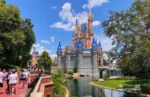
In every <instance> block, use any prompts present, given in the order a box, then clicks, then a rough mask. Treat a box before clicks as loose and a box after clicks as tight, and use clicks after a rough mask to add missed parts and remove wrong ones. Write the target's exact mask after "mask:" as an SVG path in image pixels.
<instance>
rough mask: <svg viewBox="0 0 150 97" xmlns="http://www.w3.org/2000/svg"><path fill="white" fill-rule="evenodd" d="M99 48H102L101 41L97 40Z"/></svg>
mask: <svg viewBox="0 0 150 97" xmlns="http://www.w3.org/2000/svg"><path fill="white" fill-rule="evenodd" d="M99 48H100V49H102V45H101V42H100V41H99Z"/></svg>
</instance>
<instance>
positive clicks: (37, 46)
mask: <svg viewBox="0 0 150 97" xmlns="http://www.w3.org/2000/svg"><path fill="white" fill-rule="evenodd" d="M34 47H35V49H36V51H38V52H39V54H40V55H41V53H42V52H43V51H47V52H48V53H49V54H50V53H51V51H50V50H48V49H46V48H44V46H41V45H40V44H39V43H37V44H33V46H32V49H31V52H30V54H32V53H33V49H34Z"/></svg>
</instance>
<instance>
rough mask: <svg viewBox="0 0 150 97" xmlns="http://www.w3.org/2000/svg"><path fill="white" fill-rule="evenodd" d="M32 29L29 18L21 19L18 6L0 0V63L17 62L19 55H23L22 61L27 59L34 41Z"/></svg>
mask: <svg viewBox="0 0 150 97" xmlns="http://www.w3.org/2000/svg"><path fill="white" fill-rule="evenodd" d="M32 29H33V24H32V23H31V20H30V19H28V18H27V19H25V20H23V19H22V18H21V16H20V11H19V8H18V7H16V6H14V5H6V0H0V63H5V64H13V65H14V64H17V60H18V56H19V55H22V56H23V61H24V63H25V62H26V61H27V60H29V58H30V49H31V47H32V45H33V44H34V43H35V35H34V31H33V30H32Z"/></svg>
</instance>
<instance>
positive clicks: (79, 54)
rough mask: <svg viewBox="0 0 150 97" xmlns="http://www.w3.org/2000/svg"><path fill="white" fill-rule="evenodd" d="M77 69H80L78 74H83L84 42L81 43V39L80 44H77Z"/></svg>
mask: <svg viewBox="0 0 150 97" xmlns="http://www.w3.org/2000/svg"><path fill="white" fill-rule="evenodd" d="M76 56H77V58H76V59H77V67H78V68H79V69H78V73H82V72H83V71H82V69H80V68H82V64H83V62H82V61H83V42H82V41H81V39H79V40H78V44H77V55H76Z"/></svg>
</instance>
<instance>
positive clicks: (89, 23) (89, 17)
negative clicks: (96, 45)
mask: <svg viewBox="0 0 150 97" xmlns="http://www.w3.org/2000/svg"><path fill="white" fill-rule="evenodd" d="M92 23H93V15H92V12H91V9H90V7H89V16H88V31H89V33H90V34H92V35H93V31H92Z"/></svg>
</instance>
